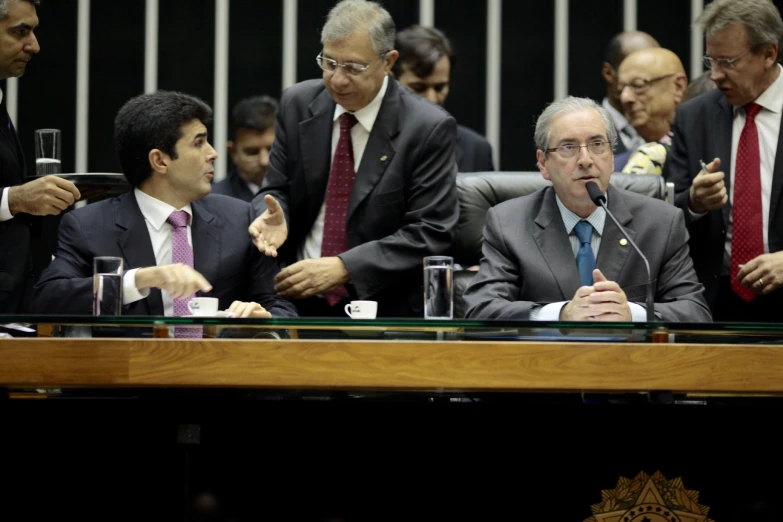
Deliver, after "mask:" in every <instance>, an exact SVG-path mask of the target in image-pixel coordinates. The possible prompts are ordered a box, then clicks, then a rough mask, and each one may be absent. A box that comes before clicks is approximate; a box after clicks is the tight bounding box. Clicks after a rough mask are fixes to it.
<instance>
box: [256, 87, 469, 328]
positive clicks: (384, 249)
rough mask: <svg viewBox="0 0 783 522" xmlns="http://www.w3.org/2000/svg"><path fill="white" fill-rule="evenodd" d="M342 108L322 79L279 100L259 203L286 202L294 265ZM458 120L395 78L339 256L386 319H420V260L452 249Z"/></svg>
mask: <svg viewBox="0 0 783 522" xmlns="http://www.w3.org/2000/svg"><path fill="white" fill-rule="evenodd" d="M334 110H335V102H334V100H333V99H332V97H331V96H330V95H329V93H328V92H327V91H326V89H325V87H324V83H323V81H322V80H310V81H305V82H301V83H299V84H297V85H294V86H293V87H291V88H289V89H287V90H286V91H285V93H283V96H282V99H281V100H280V108H279V110H278V112H277V123H276V126H275V145H274V147H272V152H271V157H270V161H269V171H268V172H267V175H266V177H265V178H264V184H263V186H262V188H261V191H260V192H259V194H258V195H257V196H256V198H255V199H254V200H253V205H254V206H255V208H256V210H257V212H259V213H260V212H263V211H264V209H265V208H266V207H265V205H264V200H263V198H264V195H265V194H271V195H273V196H274V197H275V198H276V199H277V200H278V201H279V202H280V204H281V205H282V207H283V210H284V212H285V215H286V220H287V223H288V240H287V241H286V243H285V244H284V245H283V247H282V248H281V249H280V250H279V253H280V256H281V258H282V259H283V260H284V261H285V262H288V263H291V262H294V261H296V252H297V249H298V248H299V246H300V245H301V244H302V242H303V241H304V240H305V238H306V237H307V234H308V233H309V232H310V229H311V228H312V226H313V223H314V222H315V219H316V217H317V216H318V212H319V210H320V208H321V205H322V204H323V201H324V196H325V194H326V185H327V181H328V179H329V170H330V165H331V144H332V125H333V117H334ZM456 127H457V126H456V122H455V121H454V118H452V117H451V116H449V114H448V113H447V112H446V111H444V110H443V109H442V108H440V107H438V106H436V105H434V104H432V103H430V102H428V101H427V100H425V99H424V98H422V97H421V96H418V95H416V94H413V93H411V92H409V91H408V90H407V89H405V88H403V87H401V86H400V85H399V83H397V81H396V80H393V79H391V78H389V85H388V89H387V91H386V96H385V97H384V99H383V103H382V105H381V108H380V111H379V113H378V117H377V119H376V120H375V124H374V126H373V128H372V132H371V133H370V137H369V141H368V142H367V148H366V149H365V151H364V155H363V156H362V162H361V165H359V169H358V171H357V173H356V181H355V182H354V186H353V191H352V193H351V201H350V205H349V209H348V217H347V230H346V233H347V236H348V249H349V250H348V251H347V252H345V253H343V254H341V255H340V258H341V259H342V260H343V262H344V263H345V266H346V267H347V269H348V272H349V273H350V276H351V284H350V285H348V286H349V287H348V290H349V292H350V293H351V296H352V297H354V298H358V299H371V300H375V301H378V315H379V316H385V317H390V316H403V317H404V316H412V315H415V316H421V315H422V313H423V312H422V308H423V300H424V299H423V291H422V283H423V275H422V258H423V257H425V256H428V255H436V254H442V253H445V252H447V250H448V249H449V247H450V245H451V243H452V241H453V239H454V231H455V229H456V225H457V218H458V213H459V207H458V204H457V190H456V174H457V167H456V162H455V160H454V146H455V142H456V133H457V130H456Z"/></svg>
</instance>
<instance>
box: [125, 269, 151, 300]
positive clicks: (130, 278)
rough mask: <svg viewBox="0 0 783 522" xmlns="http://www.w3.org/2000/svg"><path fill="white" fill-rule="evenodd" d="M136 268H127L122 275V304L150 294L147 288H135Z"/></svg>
mask: <svg viewBox="0 0 783 522" xmlns="http://www.w3.org/2000/svg"><path fill="white" fill-rule="evenodd" d="M136 270H138V268H134V269H133V270H128V271H127V272H125V275H124V276H122V304H123V305H129V304H131V303H135V302H136V301H141V300H142V299H144V298H145V297H147V296H148V295H150V289H149V288H142V289H138V288H136Z"/></svg>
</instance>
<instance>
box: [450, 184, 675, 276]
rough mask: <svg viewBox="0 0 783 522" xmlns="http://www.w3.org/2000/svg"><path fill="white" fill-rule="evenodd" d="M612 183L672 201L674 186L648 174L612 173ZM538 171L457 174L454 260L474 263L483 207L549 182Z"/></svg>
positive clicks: (480, 239)
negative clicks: (457, 218)
mask: <svg viewBox="0 0 783 522" xmlns="http://www.w3.org/2000/svg"><path fill="white" fill-rule="evenodd" d="M609 182H610V183H611V184H612V185H614V186H615V187H618V188H622V189H626V190H630V191H632V192H637V193H639V194H644V195H647V196H651V197H654V198H657V199H661V200H664V201H669V202H670V203H674V187H673V185H672V184H670V183H669V184H667V183H666V182H665V181H664V179H663V178H662V177H661V176H655V175H652V174H621V173H616V174H612V177H611V179H610V180H609ZM551 184H552V183H550V182H549V181H547V180H545V179H544V178H543V177H542V176H541V173H540V172H473V173H464V174H459V175H458V176H457V194H458V197H459V223H458V225H457V235H456V240H455V244H454V249H453V255H454V261H455V262H457V263H459V264H461V265H463V266H471V265H475V264H477V263H478V262H479V260H480V259H481V246H482V243H483V241H484V236H483V233H484V222H485V220H486V217H487V211H488V210H489V209H490V208H491V207H494V206H495V205H497V204H498V203H501V202H503V201H506V200H509V199H513V198H516V197H519V196H525V195H527V194H532V193H533V192H535V191H537V190H539V189H542V188H544V187H547V186H550V185H551Z"/></svg>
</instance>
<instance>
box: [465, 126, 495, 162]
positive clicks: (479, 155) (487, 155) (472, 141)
mask: <svg viewBox="0 0 783 522" xmlns="http://www.w3.org/2000/svg"><path fill="white" fill-rule="evenodd" d="M493 170H495V164H494V163H493V162H492V145H490V144H489V142H488V141H487V140H486V138H484V136H482V135H481V134H479V133H478V132H476V131H474V130H473V129H469V128H468V127H465V126H464V125H457V171H458V172H490V171H493Z"/></svg>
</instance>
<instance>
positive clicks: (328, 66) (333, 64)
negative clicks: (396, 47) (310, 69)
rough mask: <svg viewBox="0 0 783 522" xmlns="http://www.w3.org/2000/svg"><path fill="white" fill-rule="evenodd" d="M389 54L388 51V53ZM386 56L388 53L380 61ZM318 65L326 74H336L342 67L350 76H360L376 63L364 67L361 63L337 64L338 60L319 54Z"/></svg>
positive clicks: (380, 57)
mask: <svg viewBox="0 0 783 522" xmlns="http://www.w3.org/2000/svg"><path fill="white" fill-rule="evenodd" d="M387 52H388V51H387ZM385 56H386V53H382V54H381V55H380V56H379V57H378V59H379V60H381V61H383V58H384V57H385ZM315 61H316V63H318V67H320V68H321V69H323V70H324V71H326V72H335V71H336V70H337V68H338V67H342V68H343V69H345V72H346V73H348V75H349V76H360V75H361V74H362V73H364V71H366V70H367V69H369V68H370V67H372V66H373V65H374V64H375V62H373V63H371V64H369V65H364V64H361V63H352V62H346V63H337V60H333V59H331V58H327V57H326V56H324V55H323V53H319V54H318V56H316V57H315Z"/></svg>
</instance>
